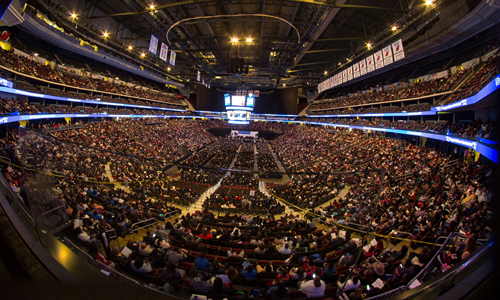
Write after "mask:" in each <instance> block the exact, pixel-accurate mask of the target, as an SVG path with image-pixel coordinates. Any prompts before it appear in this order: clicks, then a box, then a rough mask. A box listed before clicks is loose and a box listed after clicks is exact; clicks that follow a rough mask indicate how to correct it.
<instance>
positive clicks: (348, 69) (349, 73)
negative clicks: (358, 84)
mask: <svg viewBox="0 0 500 300" xmlns="http://www.w3.org/2000/svg"><path fill="white" fill-rule="evenodd" d="M347 80H352V66H350V67H349V68H347Z"/></svg>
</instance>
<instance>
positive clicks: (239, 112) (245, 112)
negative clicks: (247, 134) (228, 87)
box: [224, 93, 255, 124]
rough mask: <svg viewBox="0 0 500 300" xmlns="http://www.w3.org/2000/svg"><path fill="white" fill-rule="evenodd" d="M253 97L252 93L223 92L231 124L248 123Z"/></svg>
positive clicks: (253, 102) (253, 101)
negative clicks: (235, 93) (232, 93)
mask: <svg viewBox="0 0 500 300" xmlns="http://www.w3.org/2000/svg"><path fill="white" fill-rule="evenodd" d="M254 104H255V97H254V96H253V95H249V96H248V97H247V96H246V95H230V94H229V93H226V94H224V105H225V106H226V111H227V118H228V122H229V123H231V124H248V123H249V121H250V117H251V115H252V111H253V106H254Z"/></svg>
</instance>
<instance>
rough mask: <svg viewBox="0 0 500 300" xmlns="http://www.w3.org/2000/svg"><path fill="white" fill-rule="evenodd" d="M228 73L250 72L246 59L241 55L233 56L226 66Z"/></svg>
mask: <svg viewBox="0 0 500 300" xmlns="http://www.w3.org/2000/svg"><path fill="white" fill-rule="evenodd" d="M226 72H227V73H232V74H248V66H245V59H243V58H241V57H231V59H230V61H229V65H228V66H227V67H226Z"/></svg>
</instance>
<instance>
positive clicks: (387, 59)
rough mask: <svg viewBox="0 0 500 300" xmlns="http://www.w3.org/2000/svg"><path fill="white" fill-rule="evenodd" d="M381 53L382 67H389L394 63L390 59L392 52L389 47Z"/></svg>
mask: <svg viewBox="0 0 500 300" xmlns="http://www.w3.org/2000/svg"><path fill="white" fill-rule="evenodd" d="M382 52H383V53H384V65H385V66H387V65H390V64H392V63H393V62H394V60H393V59H392V50H391V46H390V45H389V46H387V47H385V48H384V49H383V50H382Z"/></svg>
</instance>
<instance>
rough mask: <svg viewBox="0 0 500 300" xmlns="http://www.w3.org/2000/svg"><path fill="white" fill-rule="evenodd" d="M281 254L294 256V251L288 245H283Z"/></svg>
mask: <svg viewBox="0 0 500 300" xmlns="http://www.w3.org/2000/svg"><path fill="white" fill-rule="evenodd" d="M280 253H281V254H292V250H290V246H289V245H288V244H283V245H282V246H281V247H280Z"/></svg>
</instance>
